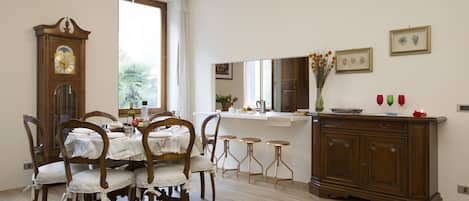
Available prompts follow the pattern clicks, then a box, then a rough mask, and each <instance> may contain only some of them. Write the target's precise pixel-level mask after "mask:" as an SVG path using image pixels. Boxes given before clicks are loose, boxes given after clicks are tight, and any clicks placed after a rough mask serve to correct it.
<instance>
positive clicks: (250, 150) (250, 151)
mask: <svg viewBox="0 0 469 201" xmlns="http://www.w3.org/2000/svg"><path fill="white" fill-rule="evenodd" d="M239 141H241V142H244V143H246V145H247V151H246V156H245V157H244V158H243V159H242V160H241V162H240V164H239V165H240V166H241V164H243V162H244V161H245V160H246V159H248V158H249V160H248V183H251V176H255V175H264V166H262V164H261V163H260V162H259V161H258V160H257V158H256V157H254V143H258V142H261V139H259V138H253V137H245V138H241V139H240V140H239ZM252 159H254V161H255V162H256V163H257V164H259V166H260V167H261V172H259V173H252V172H251V161H252Z"/></svg>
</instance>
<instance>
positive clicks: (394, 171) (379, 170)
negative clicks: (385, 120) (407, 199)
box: [360, 136, 407, 196]
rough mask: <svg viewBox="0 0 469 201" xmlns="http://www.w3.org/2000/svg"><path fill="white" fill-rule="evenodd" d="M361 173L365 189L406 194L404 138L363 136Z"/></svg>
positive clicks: (405, 150)
mask: <svg viewBox="0 0 469 201" xmlns="http://www.w3.org/2000/svg"><path fill="white" fill-rule="evenodd" d="M362 139H363V143H362V149H361V152H362V153H361V155H362V162H361V167H362V175H361V177H360V178H361V179H362V181H363V185H364V187H365V188H366V189H368V190H372V191H377V192H382V193H389V194H394V195H402V196H404V195H406V189H407V180H406V178H407V176H406V175H407V168H406V167H407V164H406V161H407V157H406V156H407V149H406V147H407V146H406V144H407V142H406V138H400V137H371V136H370V137H363V138H362Z"/></svg>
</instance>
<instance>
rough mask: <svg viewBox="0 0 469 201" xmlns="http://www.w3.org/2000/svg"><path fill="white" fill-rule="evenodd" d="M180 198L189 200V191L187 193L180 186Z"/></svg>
mask: <svg viewBox="0 0 469 201" xmlns="http://www.w3.org/2000/svg"><path fill="white" fill-rule="evenodd" d="M181 189H182V190H181V200H182V201H189V193H187V190H186V189H184V188H182V187H181Z"/></svg>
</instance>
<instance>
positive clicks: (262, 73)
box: [243, 59, 274, 110]
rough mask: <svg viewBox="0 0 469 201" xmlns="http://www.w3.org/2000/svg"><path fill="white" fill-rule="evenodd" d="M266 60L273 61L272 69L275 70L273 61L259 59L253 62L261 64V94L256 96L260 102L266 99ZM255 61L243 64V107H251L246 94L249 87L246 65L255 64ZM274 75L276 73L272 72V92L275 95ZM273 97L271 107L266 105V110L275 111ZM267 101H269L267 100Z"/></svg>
mask: <svg viewBox="0 0 469 201" xmlns="http://www.w3.org/2000/svg"><path fill="white" fill-rule="evenodd" d="M266 60H270V61H272V64H271V68H272V69H273V60H272V59H257V60H253V61H256V62H259V83H258V84H259V94H256V96H257V98H258V100H265V97H264V78H265V77H266V76H265V73H264V68H263V67H264V61H266ZM253 61H245V62H243V93H244V94H243V97H244V98H243V99H244V100H243V105H245V106H247V107H250V105H249V104H248V103H247V102H248V101H247V96H246V92H247V87H248V86H247V85H246V76H247V73H246V65H247V63H248V62H253ZM273 75H274V73H273V72H272V73H271V78H270V79H271V87H270V88H271V90H272V93H273ZM273 99H274V98H273V96H272V97H271V98H270V107H267V104H266V109H267V110H274V100H273ZM265 101H267V100H265Z"/></svg>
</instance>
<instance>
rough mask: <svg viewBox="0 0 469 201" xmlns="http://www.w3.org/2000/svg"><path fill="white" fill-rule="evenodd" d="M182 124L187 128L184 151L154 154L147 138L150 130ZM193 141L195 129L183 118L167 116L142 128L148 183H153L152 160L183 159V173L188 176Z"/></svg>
mask: <svg viewBox="0 0 469 201" xmlns="http://www.w3.org/2000/svg"><path fill="white" fill-rule="evenodd" d="M175 125H178V126H183V127H186V128H187V129H188V130H189V135H190V136H189V137H190V138H189V144H188V145H187V149H186V151H185V152H184V153H164V154H162V155H158V156H157V155H154V154H153V152H152V150H151V149H150V145H149V143H148V140H149V139H148V138H149V136H150V132H152V131H153V130H154V129H156V128H162V127H168V126H175ZM194 141H195V130H194V126H193V125H192V123H191V122H189V121H186V120H183V119H176V118H169V119H165V120H162V121H156V122H153V123H151V124H150V125H148V126H147V127H146V128H145V129H144V130H143V137H142V144H143V148H144V150H145V156H146V158H147V161H146V166H147V174H148V183H149V184H151V183H153V179H154V174H153V165H154V164H153V162H154V161H162V160H165V161H184V171H183V172H184V174H185V175H186V178H189V174H190V158H191V152H192V147H193V146H194Z"/></svg>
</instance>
